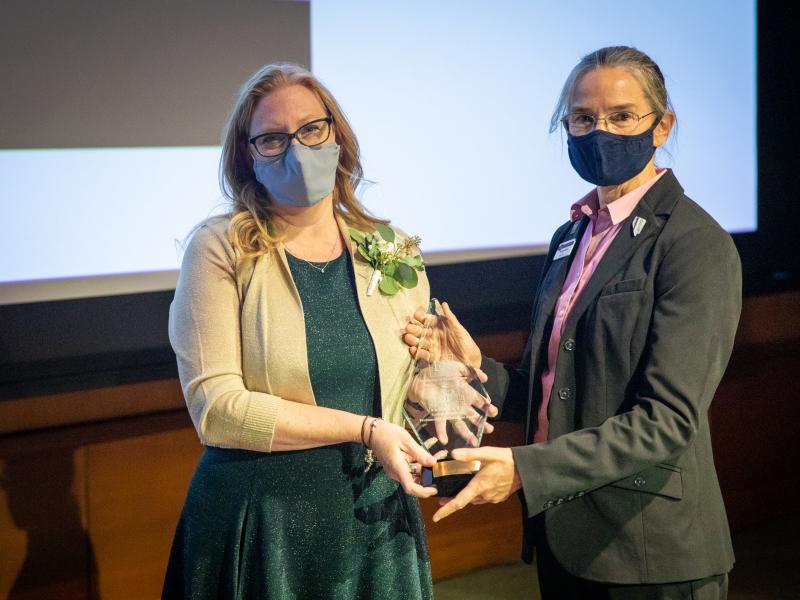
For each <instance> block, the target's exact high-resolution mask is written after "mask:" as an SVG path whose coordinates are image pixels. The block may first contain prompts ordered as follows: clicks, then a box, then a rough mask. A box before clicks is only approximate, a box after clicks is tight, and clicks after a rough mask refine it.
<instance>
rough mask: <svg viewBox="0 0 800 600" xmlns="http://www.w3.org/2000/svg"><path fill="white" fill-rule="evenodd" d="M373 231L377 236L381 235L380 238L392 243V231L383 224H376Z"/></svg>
mask: <svg viewBox="0 0 800 600" xmlns="http://www.w3.org/2000/svg"><path fill="white" fill-rule="evenodd" d="M375 230H376V231H377V232H378V233H379V234H381V237H382V238H383V239H384V240H386V241H387V242H393V241H394V231H393V230H392V228H391V227H389V226H388V225H384V224H383V223H378V224H377V225H375Z"/></svg>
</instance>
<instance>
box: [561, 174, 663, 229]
mask: <svg viewBox="0 0 800 600" xmlns="http://www.w3.org/2000/svg"><path fill="white" fill-rule="evenodd" d="M666 172H667V169H656V173H657V174H656V176H655V177H653V178H652V179H649V180H648V181H646V182H645V183H643V184H642V185H640V186H639V187H637V188H636V189H633V190H631V191H630V192H628V193H627V194H625V195H624V196H620V197H619V198H617V199H616V200H614V202H612V203H611V204H607V205H606V206H604V207H601V206H600V197H599V196H598V195H597V188H594V189H593V190H592V191H590V192H589V193H588V194H586V195H585V196H584V197H583V198H581V199H580V200H578V201H577V202H576V203H575V204H573V205H572V206H571V207H570V219H571V220H572V221H573V222H574V221H577V220H578V219H580V218H581V217H582V216H583V215H587V216H589V217H592V216H595V217H596V216H598V215H599V214H601V213H603V212H606V213H608V215H609V217H611V224H612V225H616V224H618V223H621V222H622V221H624V220H625V219H627V218H628V217H629V216H631V213H632V212H633V210H634V209H635V208H636V206H637V205H638V204H639V201H640V200H641V199H642V197H643V196H644V195H645V194H646V193H647V191H648V190H649V189H650V188H651V187H653V185H654V184H655V183H656V181H658V180H659V179H661V177H662V176H663V175H664V173H666Z"/></svg>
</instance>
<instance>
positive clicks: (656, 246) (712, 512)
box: [482, 171, 741, 584]
mask: <svg viewBox="0 0 800 600" xmlns="http://www.w3.org/2000/svg"><path fill="white" fill-rule="evenodd" d="M635 217H641V218H643V219H645V221H646V224H645V226H644V228H643V229H642V230H641V233H640V234H639V235H638V236H634V234H633V228H632V225H631V223H632V221H633V219H634V218H635ZM587 223H588V217H583V218H582V219H581V220H580V221H577V222H576V223H566V224H564V225H563V226H562V227H560V228H559V229H558V231H556V233H555V235H554V236H553V240H552V242H551V244H550V252H549V254H548V256H547V260H546V263H545V267H544V271H543V274H542V280H541V282H540V284H539V288H538V290H537V293H536V299H535V302H534V308H533V316H532V323H531V335H530V339H529V341H528V344H527V348H526V351H525V355H524V357H523V361H522V363H521V365H520V366H519V367H518V368H514V367H510V366H508V365H502V364H500V363H497V362H495V361H493V360H491V359H489V358H485V359H484V361H483V365H482V369H483V370H484V371H485V372H486V373H487V374H488V375H489V382H487V389H488V391H489V393H490V395H491V396H492V398H493V399H494V400H495V402H496V403H498V404H500V405H502V416H503V417H504V418H505V417H508V416H511V417H513V416H514V415H516V416H518V417H522V418H525V419H526V442H527V444H528V445H525V446H520V447H518V448H513V450H512V451H513V454H514V460H515V461H516V465H517V469H518V471H519V474H520V477H521V479H522V484H523V489H522V492H523V508H524V513H525V514H526V520H527V518H530V517H532V516H534V515H536V514H537V513H540V512H542V511H545V514H544V519H545V530H546V534H547V541H548V543H549V545H550V547H551V549H552V551H553V554H554V555H555V557H556V558H557V559H558V561H559V562H560V563H561V565H562V566H563V567H564V568H565V569H566V570H567V571H568V572H570V573H572V574H573V575H576V576H578V577H582V578H586V579H591V580H596V581H605V582H614V583H623V584H627V583H630V584H636V583H662V582H669V581H684V580H690V579H698V578H701V577H706V576H710V575H714V574H721V573H726V572H728V571H729V570H730V569H731V567H732V566H733V561H734V558H733V550H732V548H731V541H730V533H729V530H728V523H727V519H726V515H725V507H724V505H723V502H722V496H721V494H720V489H719V483H718V481H717V475H716V472H715V470H714V460H713V457H712V452H711V439H710V435H709V424H708V408H709V405H710V403H711V399H712V398H713V396H714V392H715V390H716V389H717V385H718V384H719V382H720V379H721V378H722V374H723V372H724V371H725V368H726V366H727V363H728V359H729V358H730V354H731V349H732V347H733V338H734V334H735V332H736V327H737V324H738V320H739V313H740V309H741V266H740V262H739V257H738V254H737V252H736V249H735V247H734V245H733V241H732V240H731V237H730V235H728V234H727V233H726V232H725V231H724V230H723V229H722V228H721V227H720V226H719V225H718V224H717V223H716V222H715V221H714V220H713V219H712V218H711V217H710V216H709V215H708V214H707V213H706V212H705V211H703V209H702V208H700V207H699V206H698V205H697V204H696V203H695V202H693V201H692V200H690V199H689V198H688V197H686V196H685V195H684V193H683V188H682V187H681V186H680V184H679V183H678V181H677V179H676V178H675V176H674V175H673V174H672V172H671V171H670V172H668V173H666V174H665V175H664V176H663V177H662V178H661V179H660V180H659V181H658V182H656V184H655V185H653V187H652V188H651V189H650V190H649V191H648V192H647V193H646V194H645V195H644V197H643V198H642V200H641V202H640V203H639V205H638V206H637V208H636V209H635V210H634V212H633V214H632V215H631V216H630V217H629V218H628V219H627V220H626V221H625V222H624V223H623V225H622V230H621V231H620V232H619V234H618V235H617V237H616V239H615V240H614V241H613V242H612V244H611V246H610V247H609V249H608V251H607V252H606V254H605V256H604V257H603V258H602V260H601V261H600V264H599V265H598V267H597V270H596V271H595V272H594V274H593V275H592V278H591V279H590V280H589V282H588V284H587V285H586V287H585V289H584V290H583V292H582V294H581V295H580V297H579V298H578V300H577V301H576V303H575V305H574V307H573V309H572V312H571V314H570V315H569V317H568V319H567V321H566V322H565V324H564V334H563V336H562V340H561V349H560V352H559V355H558V361H557V366H556V372H555V382H554V385H553V393H552V396H551V398H550V404H549V407H548V417H549V421H550V435H549V440H548V441H547V442H545V443H541V444H532V443H531V441H532V437H533V432H534V431H535V430H536V415H537V410H538V406H539V404H540V402H541V373H542V368H543V366H544V363H545V361H546V360H547V356H546V355H547V343H548V337H549V336H548V334H549V331H550V329H551V324H552V318H553V310H554V306H555V302H556V300H557V298H558V296H559V294H560V292H561V287H562V285H563V283H564V280H565V278H566V275H567V271H568V270H569V266H570V263H571V261H572V259H573V256H574V254H575V249H576V248H577V246H578V244H577V243H576V244H575V245H574V247H573V249H572V254H571V255H570V256H568V257H565V258H561V259H559V260H553V257H554V254H555V249H556V248H557V247H558V246H559V244H561V243H562V242H564V241H566V240H569V239H571V238H573V237H574V238H576V239H577V240H580V236H581V235H582V233H583V231H584V229H585V227H586V224H587ZM527 525H530V523H527ZM525 537H526V544H527V547H526V549H525V553H527V554H530V546H529V545H530V543H531V541H530V537H529V536H528V535H526V536H525Z"/></svg>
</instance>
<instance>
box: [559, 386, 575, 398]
mask: <svg viewBox="0 0 800 600" xmlns="http://www.w3.org/2000/svg"><path fill="white" fill-rule="evenodd" d="M558 397H559V398H561V399H562V400H569V399H570V397H572V390H570V389H569V388H561V389H560V390H558Z"/></svg>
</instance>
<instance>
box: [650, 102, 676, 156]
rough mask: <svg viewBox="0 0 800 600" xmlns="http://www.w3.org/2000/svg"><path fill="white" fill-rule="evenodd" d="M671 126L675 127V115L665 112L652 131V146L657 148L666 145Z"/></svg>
mask: <svg viewBox="0 0 800 600" xmlns="http://www.w3.org/2000/svg"><path fill="white" fill-rule="evenodd" d="M673 125H675V113H674V112H669V111H667V112H666V113H664V116H663V117H661V121H659V123H658V125H656V128H655V129H654V130H653V146H655V147H656V148H658V147H659V146H663V145H664V144H665V143H666V141H667V138H668V137H669V132H670V131H672V126H673Z"/></svg>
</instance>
